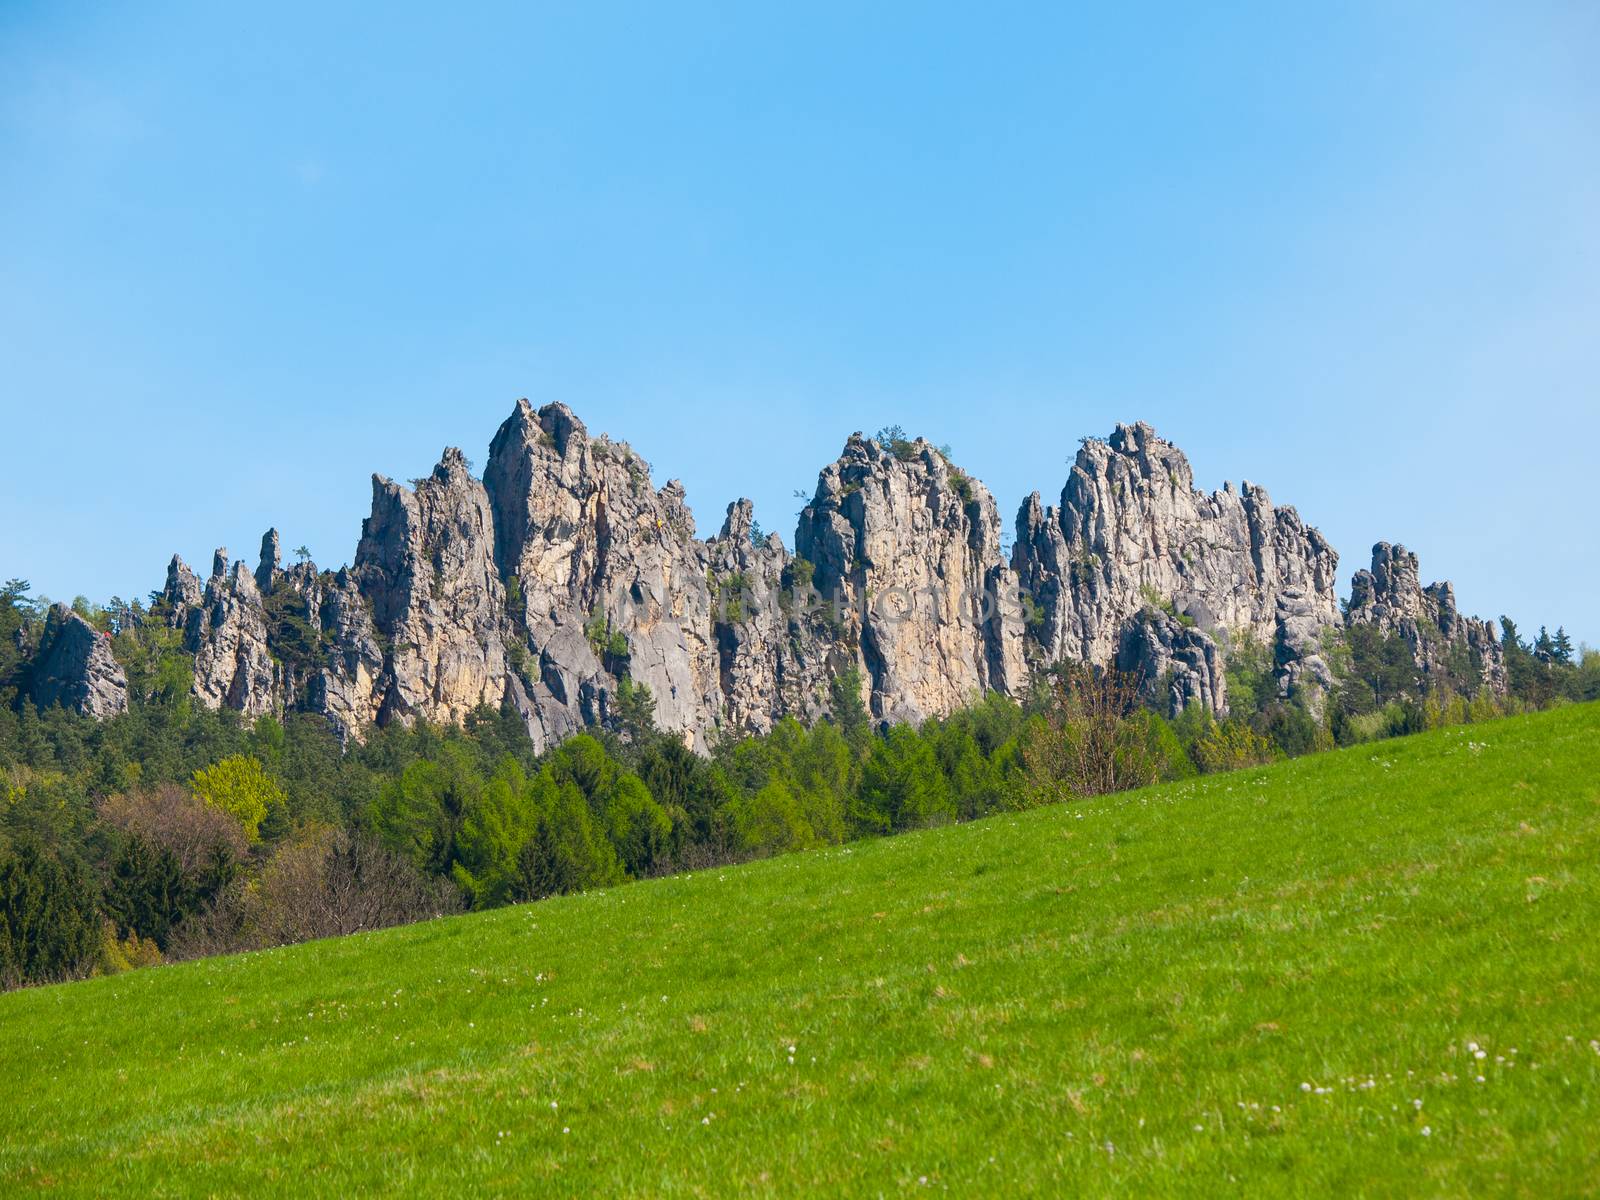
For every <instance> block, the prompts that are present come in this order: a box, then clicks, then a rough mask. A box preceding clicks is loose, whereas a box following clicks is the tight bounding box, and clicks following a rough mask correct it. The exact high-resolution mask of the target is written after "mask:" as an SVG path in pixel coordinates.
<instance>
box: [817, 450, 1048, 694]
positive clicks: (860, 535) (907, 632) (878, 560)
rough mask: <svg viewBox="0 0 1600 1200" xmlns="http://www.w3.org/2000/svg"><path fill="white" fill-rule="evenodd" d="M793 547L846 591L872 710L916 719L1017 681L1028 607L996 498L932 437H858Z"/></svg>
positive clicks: (826, 476) (851, 633)
mask: <svg viewBox="0 0 1600 1200" xmlns="http://www.w3.org/2000/svg"><path fill="white" fill-rule="evenodd" d="M795 553H796V555H797V556H798V557H799V558H802V559H805V560H807V561H808V562H810V563H811V564H813V566H814V568H815V576H814V583H815V586H816V587H817V588H818V590H819V591H820V592H821V593H822V595H823V596H824V597H825V598H827V599H829V600H833V599H835V598H837V600H838V601H839V607H840V610H841V616H842V622H843V623H842V628H841V630H840V637H841V638H842V639H843V640H844V641H845V642H846V643H847V644H849V645H851V646H853V647H854V648H855V649H856V650H857V652H858V654H859V657H860V661H861V664H862V666H863V667H864V669H865V675H866V677H867V679H868V680H869V681H870V684H871V695H870V700H869V708H870V710H871V711H872V713H873V714H874V715H875V716H877V717H879V718H880V719H882V720H886V721H920V720H922V719H924V718H926V717H930V716H935V715H939V714H942V713H947V712H950V711H951V710H953V709H956V708H959V707H961V706H962V705H965V704H969V703H971V702H972V701H973V700H974V699H975V698H977V697H979V696H981V695H982V694H983V693H984V692H985V691H988V690H992V691H998V692H1006V693H1010V692H1013V691H1020V689H1021V687H1022V685H1023V681H1024V677H1023V658H1022V621H1021V608H1020V604H1019V602H1018V600H1017V587H1016V580H1015V578H1014V577H1013V575H1012V573H1011V571H1010V570H1009V569H1007V568H1006V567H1005V566H1004V565H1003V563H1002V560H1001V556H1000V520H999V516H998V514H997V513H996V510H995V504H994V498H993V497H991V496H990V495H989V492H988V489H986V488H985V487H984V486H983V485H982V484H981V483H979V482H978V481H977V480H975V479H973V478H971V477H970V476H968V475H966V474H964V473H963V472H961V471H960V470H959V469H958V468H957V467H956V466H954V465H953V464H952V463H950V462H949V461H948V460H947V459H946V458H945V457H944V455H943V454H941V453H940V452H939V451H938V450H936V449H934V448H933V447H932V446H931V445H929V444H928V443H927V442H926V441H924V440H922V439H920V438H919V439H917V440H916V441H914V442H912V441H899V442H895V443H894V444H892V445H890V446H883V445H880V444H879V443H878V442H877V441H874V440H868V439H866V438H863V437H862V436H861V435H860V434H855V435H853V436H852V437H851V438H850V440H849V442H848V443H846V445H845V448H844V453H843V454H842V455H840V457H839V459H838V461H836V462H834V463H833V464H831V465H830V466H828V467H826V468H825V469H824V470H823V472H822V474H821V476H820V477H819V478H818V480H817V490H816V494H815V495H814V496H813V497H812V500H811V502H810V503H809V504H808V505H806V507H805V509H804V510H803V511H802V512H801V514H800V527H799V529H798V531H797V532H796V534H795Z"/></svg>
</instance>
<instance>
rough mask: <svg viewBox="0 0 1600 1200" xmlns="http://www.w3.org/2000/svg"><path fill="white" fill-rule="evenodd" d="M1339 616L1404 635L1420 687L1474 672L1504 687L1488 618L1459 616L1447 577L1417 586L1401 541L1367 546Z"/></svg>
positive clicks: (1487, 683)
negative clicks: (1368, 556) (1368, 560)
mask: <svg viewBox="0 0 1600 1200" xmlns="http://www.w3.org/2000/svg"><path fill="white" fill-rule="evenodd" d="M1345 619H1346V621H1347V623H1348V624H1350V625H1352V626H1355V625H1368V626H1372V627H1375V628H1377V629H1379V630H1382V631H1383V632H1385V633H1391V634H1398V635H1399V636H1400V637H1401V638H1402V639H1404V641H1405V643H1406V645H1407V646H1409V647H1410V648H1411V656H1412V659H1413V660H1414V661H1415V662H1416V664H1417V672H1418V676H1419V682H1420V683H1421V684H1422V685H1423V687H1425V688H1427V687H1432V686H1434V685H1443V684H1446V683H1447V682H1449V681H1450V680H1451V679H1452V677H1455V678H1457V679H1459V678H1460V676H1461V675H1463V674H1468V675H1471V674H1475V675H1476V676H1477V677H1478V679H1479V680H1480V681H1481V682H1482V684H1483V685H1485V686H1487V687H1488V688H1490V689H1491V690H1493V691H1495V692H1497V693H1502V694H1503V693H1504V692H1505V690H1506V668H1505V655H1504V652H1503V650H1502V649H1501V646H1500V640H1499V638H1498V637H1497V636H1496V633H1495V627H1494V624H1493V623H1492V622H1489V621H1480V620H1477V619H1475V618H1473V617H1465V616H1462V615H1461V613H1460V612H1459V611H1458V610H1457V608H1456V594H1455V588H1454V587H1452V586H1451V585H1450V584H1449V583H1448V582H1442V583H1431V584H1429V585H1428V586H1427V587H1423V586H1422V582H1421V577H1420V575H1419V574H1418V570H1417V556H1416V555H1415V554H1414V553H1412V552H1411V551H1410V550H1407V549H1406V548H1405V547H1404V546H1401V545H1391V544H1390V543H1388V542H1379V543H1378V544H1377V545H1376V546H1374V547H1373V548H1372V566H1371V567H1370V568H1363V569H1362V570H1360V571H1357V572H1356V574H1355V578H1353V579H1352V580H1351V581H1350V603H1349V605H1348V606H1347V608H1346V612H1345Z"/></svg>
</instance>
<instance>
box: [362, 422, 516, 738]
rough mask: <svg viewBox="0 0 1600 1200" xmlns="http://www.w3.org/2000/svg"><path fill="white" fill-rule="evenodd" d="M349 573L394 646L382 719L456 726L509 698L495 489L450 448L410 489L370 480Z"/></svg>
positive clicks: (385, 679) (379, 477)
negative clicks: (368, 507) (367, 508)
mask: <svg viewBox="0 0 1600 1200" xmlns="http://www.w3.org/2000/svg"><path fill="white" fill-rule="evenodd" d="M352 574H353V576H354V578H355V581H356V586H357V588H358V589H359V590H360V593H361V596H362V598H363V599H364V600H365V602H366V603H367V604H368V605H370V608H371V613H372V627H373V629H374V630H376V632H377V633H378V634H379V635H380V636H381V637H382V638H383V640H384V641H385V642H386V643H387V653H386V654H385V657H384V667H383V675H382V678H381V681H380V684H379V687H380V690H381V693H382V695H381V699H380V700H379V701H378V704H377V713H378V720H379V721H382V722H387V721H392V720H402V721H410V720H412V719H414V718H416V717H424V718H426V719H427V720H430V721H439V722H456V721H460V720H461V719H462V718H463V717H465V716H466V715H467V713H469V712H471V711H472V710H473V709H474V708H476V707H477V706H478V705H480V704H487V705H490V706H491V707H495V708H498V707H499V705H500V702H501V700H502V699H504V697H505V694H506V682H507V667H506V652H505V645H504V643H503V641H502V640H501V633H502V625H503V620H504V615H505V589H504V586H503V585H502V583H501V581H500V575H499V571H498V570H497V568H496V566H495V556H494V519H493V517H492V515H491V513H490V508H489V497H488V493H487V492H486V491H485V490H484V486H483V484H481V483H479V482H478V481H477V480H476V479H474V478H473V477H472V473H471V471H469V470H468V468H467V462H466V458H465V456H463V455H462V453H461V451H460V450H457V449H454V448H451V449H448V450H446V451H445V452H444V457H443V458H441V459H440V460H439V465H438V466H436V467H435V468H434V469H433V474H432V475H430V476H429V477H428V478H426V479H421V480H418V481H417V484H416V490H415V491H412V490H411V489H409V488H406V487H404V486H402V485H400V484H398V483H395V482H394V481H392V480H390V479H386V478H384V477H383V476H382V475H374V476H373V477H372V515H371V516H370V517H368V518H367V519H366V520H365V521H364V522H363V523H362V526H361V542H360V544H359V545H358V546H357V547H356V560H355V567H354V570H353V571H352Z"/></svg>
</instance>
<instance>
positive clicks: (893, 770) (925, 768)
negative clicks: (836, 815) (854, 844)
mask: <svg viewBox="0 0 1600 1200" xmlns="http://www.w3.org/2000/svg"><path fill="white" fill-rule="evenodd" d="M955 817H956V806H955V801H954V800H953V799H952V797H951V795H950V784H949V781H948V780H947V779H946V778H945V776H944V773H943V772H941V771H940V770H939V760H938V759H937V758H935V757H934V753H933V747H932V746H930V745H929V744H928V743H927V742H926V741H925V740H924V739H923V738H922V737H920V736H919V735H918V733H917V731H916V730H915V729H912V728H911V727H910V726H909V725H895V726H893V727H892V728H890V730H889V731H888V733H887V734H885V735H884V736H883V737H881V738H878V739H876V740H875V741H874V742H873V744H872V750H871V752H870V753H869V754H868V755H867V758H866V761H865V762H864V763H862V765H861V785H860V788H859V789H858V791H857V794H856V796H855V799H854V803H852V804H851V806H850V809H849V820H850V825H851V827H852V828H853V829H854V830H856V831H857V832H859V833H864V834H873V833H892V832H898V831H900V830H904V829H920V828H922V827H923V826H926V825H938V824H943V823H945V822H948V821H951V820H954V819H955Z"/></svg>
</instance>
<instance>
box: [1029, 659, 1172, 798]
mask: <svg viewBox="0 0 1600 1200" xmlns="http://www.w3.org/2000/svg"><path fill="white" fill-rule="evenodd" d="M1048 687H1049V691H1048V694H1047V698H1046V702H1045V709H1044V712H1043V714H1042V716H1041V718H1040V719H1038V720H1035V721H1033V722H1031V723H1030V725H1029V728H1028V731H1027V734H1026V736H1025V737H1024V739H1023V742H1022V761H1023V765H1024V768H1025V770H1026V772H1027V784H1028V798H1029V800H1030V801H1031V802H1032V803H1035V804H1039V803H1050V802H1053V801H1058V800H1064V799H1067V798H1068V797H1070V796H1099V795H1103V794H1105V793H1107V792H1121V791H1126V790H1128V789H1129V788H1137V787H1145V786H1148V785H1149V784H1152V783H1154V782H1155V781H1156V779H1157V778H1158V775H1159V764H1158V761H1157V758H1156V756H1155V754H1154V753H1153V752H1152V747H1151V742H1150V730H1149V727H1148V725H1147V724H1146V723H1145V721H1144V719H1143V717H1142V716H1141V715H1140V714H1141V711H1142V710H1141V709H1140V706H1139V687H1138V680H1137V678H1136V677H1134V676H1132V675H1129V674H1127V673H1125V672H1122V671H1117V670H1112V669H1107V670H1095V669H1093V668H1090V667H1082V666H1077V665H1071V666H1067V667H1064V668H1062V669H1059V670H1057V671H1055V672H1053V673H1052V674H1051V676H1050V678H1049V682H1048Z"/></svg>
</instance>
